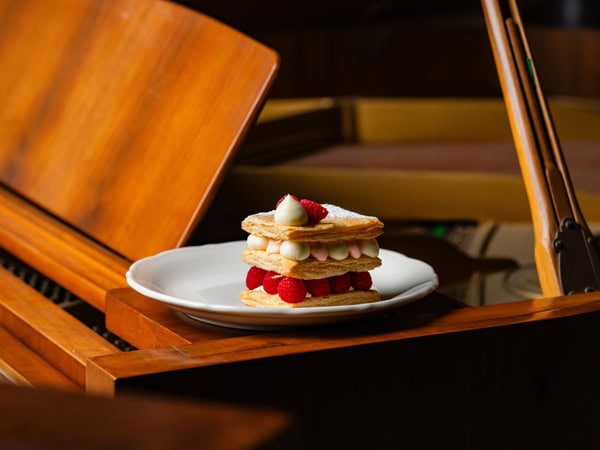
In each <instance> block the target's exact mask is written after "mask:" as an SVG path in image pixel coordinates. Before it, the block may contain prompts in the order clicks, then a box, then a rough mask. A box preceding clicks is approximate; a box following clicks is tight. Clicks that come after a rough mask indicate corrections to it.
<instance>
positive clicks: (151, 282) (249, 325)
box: [127, 241, 438, 330]
mask: <svg viewBox="0 0 600 450" xmlns="http://www.w3.org/2000/svg"><path fill="white" fill-rule="evenodd" d="M246 245H247V244H246V241H234V242H226V243H222V244H210V245H202V246H197V247H182V248H179V249H175V250H168V251H166V252H162V253H159V254H157V255H154V256H150V257H148V258H144V259H141V260H139V261H137V262H135V263H134V264H132V265H131V267H130V268H129V271H128V272H127V282H128V283H129V285H130V286H131V287H132V288H133V289H135V290H136V291H138V292H139V293H141V294H143V295H145V296H147V297H151V298H153V299H156V300H159V301H161V302H163V303H165V304H167V305H168V306H170V307H171V308H173V309H175V310H178V311H181V312H183V313H185V314H187V315H189V316H191V317H192V318H194V319H197V320H200V321H202V322H207V323H210V324H214V325H221V326H226V327H232V328H242V329H253V330H257V329H258V330H264V329H273V328H282V327H289V326H305V325H318V324H324V323H331V322H341V321H346V320H350V319H355V318H359V317H363V316H365V315H370V314H373V313H376V312H381V311H385V310H388V309H390V308H396V307H398V306H400V305H404V304H406V303H409V302H411V301H414V300H416V299H419V298H421V297H423V296H425V295H427V294H428V293H430V292H432V291H433V290H434V289H435V288H436V287H437V285H438V277H437V275H436V273H435V272H434V271H433V269H432V268H431V266H429V265H428V264H426V263H424V262H422V261H419V260H416V259H412V258H409V257H407V256H404V255H402V254H401V253H398V252H394V251H391V250H385V249H381V250H380V253H379V257H380V258H381V260H382V265H381V266H380V267H378V268H377V269H375V270H373V271H371V275H372V278H373V288H374V289H377V290H378V291H379V292H380V294H381V296H382V300H381V301H379V302H375V303H365V304H360V305H348V306H326V307H313V308H284V309H279V308H252V307H249V306H246V305H244V304H243V303H242V302H241V301H240V300H239V299H238V294H239V292H241V291H242V290H243V289H245V286H244V285H245V279H246V272H247V271H248V267H249V266H248V265H247V264H245V263H243V262H242V261H241V253H242V250H243V249H244V248H246Z"/></svg>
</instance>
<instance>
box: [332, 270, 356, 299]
mask: <svg viewBox="0 0 600 450" xmlns="http://www.w3.org/2000/svg"><path fill="white" fill-rule="evenodd" d="M329 282H330V283H331V292H333V293H334V294H341V293H343V292H347V291H349V290H350V286H351V281H350V274H349V273H345V274H343V275H337V276H334V277H330V278H329Z"/></svg>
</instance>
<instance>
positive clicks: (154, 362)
mask: <svg viewBox="0 0 600 450" xmlns="http://www.w3.org/2000/svg"><path fill="white" fill-rule="evenodd" d="M113 294H114V293H113ZM128 297H129V298H131V296H130V295H128V296H125V297H124V298H125V299H127V298H128ZM122 298H123V297H122ZM125 301H127V300H125ZM599 309H600V295H599V294H597V293H594V294H585V295H572V296H568V297H555V298H544V299H536V300H526V301H519V302H511V303H503V304H496V305H489V306H481V307H476V308H469V307H465V305H464V304H462V303H460V302H458V301H456V300H453V299H451V298H449V297H446V296H444V295H442V294H439V293H433V294H431V295H429V296H428V297H427V298H425V299H422V300H420V301H418V302H416V303H414V304H411V305H407V306H406V307H403V308H399V309H398V310H397V311H396V312H395V313H393V314H391V315H387V316H385V317H382V318H378V319H374V320H367V321H360V322H355V323H350V324H346V325H341V326H332V327H316V328H312V329H310V328H308V329H305V330H292V331H288V332H271V333H251V334H248V335H246V336H238V337H227V338H223V336H222V335H221V333H222V332H221V331H220V328H219V327H214V331H213V333H214V335H213V338H212V339H208V340H207V339H204V340H203V341H198V342H195V343H193V344H190V345H183V346H177V347H163V348H149V349H146V350H139V351H137V352H135V353H134V354H123V353H121V354H114V355H106V356H99V357H96V358H93V359H92V360H90V363H89V364H88V378H87V385H86V389H88V390H89V391H90V392H95V393H98V394H102V395H113V394H114V393H115V389H116V386H117V385H118V384H119V383H122V382H124V381H125V382H128V381H129V382H131V381H133V380H135V379H136V378H139V377H144V376H147V375H150V374H158V373H166V372H172V373H176V372H178V371H182V370H189V369H194V368H203V367H204V368H206V367H210V366H213V365H220V364H225V363H233V362H239V361H248V360H253V359H265V358H273V357H280V356H285V355H295V354H300V353H310V352H318V351H326V350H333V349H340V348H348V347H353V348H356V347H360V346H365V345H383V344H384V343H386V342H401V341H403V340H405V339H415V338H424V337H430V336H439V335H448V334H451V333H455V332H467V331H475V330H482V329H493V328H497V327H502V326H508V325H518V324H525V323H532V322H540V321H545V320H549V319H560V318H566V317H572V316H577V315H583V314H586V313H591V312H595V311H598V310H599ZM145 320H146V326H148V327H151V326H152V324H151V322H152V317H151V315H147V316H146V318H145ZM159 325H160V326H161V327H163V326H164V323H161V324H159ZM179 326H180V327H182V326H183V324H180V325H179Z"/></svg>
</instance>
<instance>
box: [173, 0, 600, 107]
mask: <svg viewBox="0 0 600 450" xmlns="http://www.w3.org/2000/svg"><path fill="white" fill-rule="evenodd" d="M179 2H180V3H182V4H184V5H186V6H188V7H191V8H193V9H197V10H199V11H201V12H204V13H206V14H208V15H211V16H213V17H216V18H218V19H220V20H221V21H223V22H225V23H227V24H229V25H231V26H233V27H235V28H237V29H239V30H242V31H244V32H245V33H247V34H249V35H251V36H253V37H255V38H256V39H258V40H259V41H261V42H263V43H265V44H267V45H269V46H271V47H272V48H274V49H275V50H277V51H278V52H279V53H280V55H281V57H282V66H281V72H280V74H279V76H278V79H277V81H276V83H275V86H274V87H273V90H272V93H271V97H272V98H273V97H288V98H289V97H315V96H338V95H365V96H403V97H406V96H409V97H412V96H415V97H423V96H426V97H431V96H436V97H440V96H443V97H452V96H469V97H473V96H475V97H479V96H497V95H500V88H499V85H498V77H497V74H496V71H495V67H494V64H493V60H492V55H491V51H490V44H489V40H488V37H487V34H486V30H485V24H484V19H483V14H482V10H481V4H480V1H479V0H460V1H452V2H449V1H447V0H345V1H341V0H303V1H296V2H286V1H275V0H254V1H252V2H239V1H232V0H219V1H203V0H179ZM519 6H520V9H521V12H522V15H523V20H524V22H525V25H526V26H527V32H528V37H529V40H530V44H531V47H532V51H533V53H534V57H535V59H536V63H537V66H538V73H541V74H543V84H544V88H545V90H546V93H547V94H549V95H553V94H555V95H568V96H577V97H593V98H598V97H600V83H599V82H598V80H600V2H598V0H520V2H519Z"/></svg>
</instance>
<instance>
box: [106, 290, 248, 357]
mask: <svg viewBox="0 0 600 450" xmlns="http://www.w3.org/2000/svg"><path fill="white" fill-rule="evenodd" d="M106 327H107V328H108V329H109V330H110V331H112V332H113V333H115V334H117V335H118V336H121V337H122V338H123V339H125V340H126V341H127V342H129V343H130V344H132V345H134V346H136V347H137V348H140V349H144V348H160V347H176V346H180V345H186V344H191V343H193V342H202V341H207V340H212V339H224V338H228V337H234V336H240V335H244V334H249V333H250V332H248V331H242V330H235V329H232V328H224V327H218V326H212V325H207V324H203V323H200V322H198V321H196V320H193V319H190V318H188V317H186V316H185V315H184V314H182V313H179V312H177V311H174V310H173V309H171V308H169V307H168V306H167V305H165V304H164V303H161V302H159V301H156V300H153V299H151V298H148V297H144V296H143V295H141V294H138V293H137V292H135V291H134V290H133V289H131V288H122V289H115V290H113V291H109V292H108V293H107V294H106Z"/></svg>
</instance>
